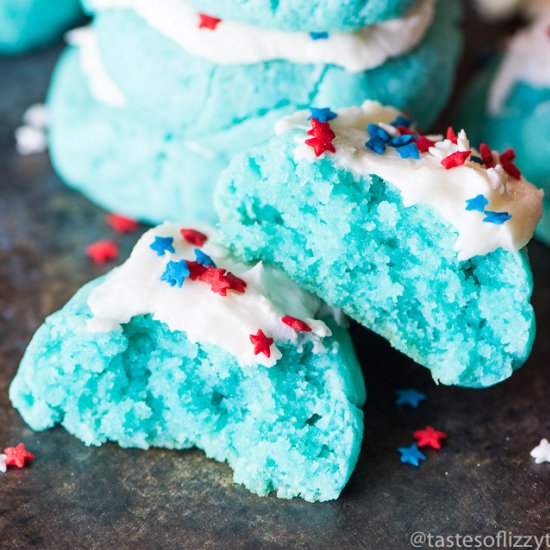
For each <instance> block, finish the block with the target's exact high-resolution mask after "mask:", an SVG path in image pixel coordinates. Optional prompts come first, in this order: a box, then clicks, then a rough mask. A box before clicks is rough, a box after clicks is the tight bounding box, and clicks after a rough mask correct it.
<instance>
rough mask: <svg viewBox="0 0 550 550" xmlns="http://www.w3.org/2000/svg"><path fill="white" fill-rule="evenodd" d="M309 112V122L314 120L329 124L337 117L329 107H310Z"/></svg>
mask: <svg viewBox="0 0 550 550" xmlns="http://www.w3.org/2000/svg"><path fill="white" fill-rule="evenodd" d="M309 112H310V113H311V116H310V117H309V120H311V119H313V118H314V119H315V120H318V121H319V122H330V121H331V120H334V119H335V118H337V117H338V115H337V114H336V113H335V112H333V111H331V110H330V108H329V107H321V108H319V107H310V108H309Z"/></svg>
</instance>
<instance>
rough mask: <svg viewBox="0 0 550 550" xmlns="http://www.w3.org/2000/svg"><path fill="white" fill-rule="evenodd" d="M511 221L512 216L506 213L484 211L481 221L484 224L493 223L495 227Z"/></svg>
mask: <svg viewBox="0 0 550 550" xmlns="http://www.w3.org/2000/svg"><path fill="white" fill-rule="evenodd" d="M511 219H512V214H508V212H490V211H489V210H485V218H483V221H484V222H486V223H494V224H495V225H502V224H503V223H504V222H507V221H508V220H511Z"/></svg>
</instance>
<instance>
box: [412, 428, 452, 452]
mask: <svg viewBox="0 0 550 550" xmlns="http://www.w3.org/2000/svg"><path fill="white" fill-rule="evenodd" d="M413 437H414V438H415V439H416V441H417V445H418V446H419V447H431V448H432V449H438V450H439V449H441V443H440V441H441V440H442V439H447V434H446V433H444V432H438V431H437V430H434V429H433V428H432V427H431V426H426V428H424V429H423V430H418V431H416V432H414V433H413Z"/></svg>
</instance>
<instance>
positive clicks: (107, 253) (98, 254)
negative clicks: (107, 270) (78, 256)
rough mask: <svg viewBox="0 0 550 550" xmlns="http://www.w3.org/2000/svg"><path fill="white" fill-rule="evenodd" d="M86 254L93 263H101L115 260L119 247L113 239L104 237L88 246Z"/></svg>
mask: <svg viewBox="0 0 550 550" xmlns="http://www.w3.org/2000/svg"><path fill="white" fill-rule="evenodd" d="M86 255H87V256H88V257H89V258H91V260H92V261H93V262H94V263H96V264H98V265H102V264H106V263H107V262H112V261H114V260H116V259H117V258H118V256H119V248H118V245H117V244H116V243H115V242H114V241H110V240H108V239H104V240H101V241H97V242H95V243H93V244H91V245H90V246H88V248H86Z"/></svg>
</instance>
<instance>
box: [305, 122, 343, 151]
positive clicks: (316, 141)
mask: <svg viewBox="0 0 550 550" xmlns="http://www.w3.org/2000/svg"><path fill="white" fill-rule="evenodd" d="M307 135H308V136H312V137H311V138H310V139H308V140H306V145H309V146H310V147H311V148H313V150H314V151H315V155H316V156H318V157H320V156H321V155H322V154H323V153H325V152H329V153H336V149H335V148H334V145H333V144H332V140H333V139H334V138H335V137H336V134H335V133H334V132H333V131H332V129H331V127H330V124H329V123H328V122H319V121H318V120H317V119H316V118H312V119H311V130H309V132H308V133H307Z"/></svg>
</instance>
